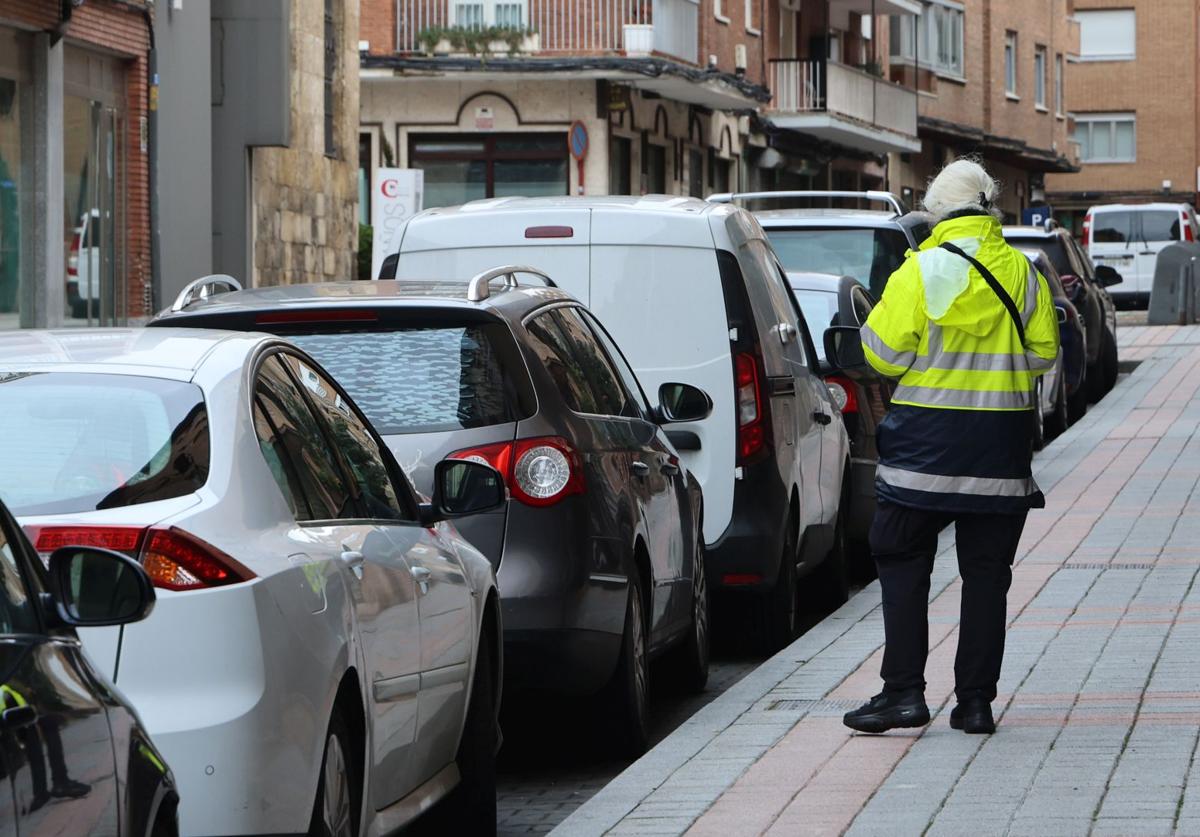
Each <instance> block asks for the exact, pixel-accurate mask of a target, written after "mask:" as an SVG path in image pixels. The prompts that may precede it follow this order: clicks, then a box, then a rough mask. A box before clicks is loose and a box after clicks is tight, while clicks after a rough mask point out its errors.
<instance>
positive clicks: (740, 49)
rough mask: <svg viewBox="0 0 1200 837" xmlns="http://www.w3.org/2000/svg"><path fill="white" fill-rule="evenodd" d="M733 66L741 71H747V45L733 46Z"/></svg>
mask: <svg viewBox="0 0 1200 837" xmlns="http://www.w3.org/2000/svg"><path fill="white" fill-rule="evenodd" d="M733 66H734V69H736V70H737V71H738V72H739V73H744V72H746V45H745V44H735V45H734V47H733Z"/></svg>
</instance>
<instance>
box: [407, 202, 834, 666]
mask: <svg viewBox="0 0 1200 837" xmlns="http://www.w3.org/2000/svg"><path fill="white" fill-rule="evenodd" d="M497 264H524V265H529V266H532V267H535V268H537V269H539V270H541V271H544V272H545V273H547V274H549V275H550V276H551V277H553V279H554V281H555V283H556V284H557V285H558V286H559V287H561V288H563V289H564V290H566V291H568V292H569V293H571V294H573V295H574V296H576V297H578V298H579V299H580V300H582V301H583V303H584V304H585V305H587V306H588V307H589V308H591V310H592V311H593V312H594V313H595V314H596V316H597V317H598V318H599V319H600V320H601V322H603V323H604V326H605V327H606V328H607V329H608V330H609V331H610V332H611V333H612V336H613V338H614V339H615V340H616V342H617V343H618V344H619V346H620V347H621V350H622V352H623V353H624V354H625V355H626V357H627V359H628V360H629V362H630V365H631V366H633V368H634V370H635V371H636V373H637V376H638V378H639V380H640V382H641V385H642V387H643V389H644V390H646V391H647V392H657V391H658V387H659V385H660V384H662V383H664V382H667V381H680V382H683V383H688V384H693V385H695V386H697V387H699V388H701V389H703V390H704V391H705V392H707V393H709V395H710V396H711V397H712V399H713V402H714V404H715V409H714V410H713V412H712V415H711V416H710V417H709V418H708V419H706V420H704V421H701V422H696V423H693V424H681V425H672V429H671V431H670V432H669V433H668V434H667V435H668V436H669V437H670V438H671V440H672V442H673V443H674V445H675V447H676V449H677V450H678V452H679V454H680V456H681V458H682V460H683V462H684V464H685V465H686V466H687V467H688V468H689V469H690V470H691V471H692V472H693V473H694V474H695V475H696V477H697V479H699V481H700V484H701V485H702V486H703V488H704V537H705V541H706V543H707V555H706V563H707V573H706V574H707V577H708V579H709V583H710V584H711V585H713V586H710V588H709V589H710V590H719V589H721V590H730V589H733V588H737V589H739V590H742V591H753V592H757V593H759V594H761V595H762V596H763V597H764V599H765V601H766V603H767V606H766V607H763V606H761V605H760V606H756V607H755V612H756V613H761V614H763V624H762V628H763V630H762V636H763V638H764V640H765V641H766V642H767V643H768V644H772V645H775V646H779V645H782V644H783V643H784V642H786V641H789V640H790V639H791V638H792V637H793V636H794V635H795V633H796V630H797V611H798V603H799V601H800V597H799V591H800V588H801V586H802V585H801V584H799V583H798V582H797V579H800V578H802V577H804V576H807V575H809V574H810V573H811V572H813V571H814V570H818V569H819V570H822V572H821V575H819V576H816V578H815V580H817V581H820V582H828V590H829V595H830V596H831V597H833V598H835V599H838V598H840V600H842V601H844V600H845V596H846V594H847V589H848V583H847V579H846V575H847V567H846V565H845V554H844V552H845V550H844V549H843V548H842V547H843V543H844V540H845V535H846V533H845V531H844V527H842V526H841V525H840V524H841V516H840V515H839V510H840V507H841V499H842V493H843V490H844V488H845V487H846V485H847V483H846V481H845V476H846V474H847V473H848V470H849V467H850V460H849V447H848V442H847V439H846V432H845V428H844V426H843V424H842V422H841V421H839V420H836V418H837V416H838V410H837V407H836V406H835V404H834V402H833V399H832V396H831V395H830V394H829V390H828V389H827V388H826V386H825V384H824V383H823V381H822V379H821V378H820V377H819V375H818V372H817V355H816V352H815V350H814V346H813V337H814V336H815V337H816V339H818V340H819V339H821V335H813V336H810V335H809V333H808V329H807V327H806V325H805V323H804V319H803V317H802V315H801V314H800V312H799V308H798V307H797V306H796V305H795V303H794V301H793V298H792V295H791V291H790V290H789V288H788V286H787V282H786V279H785V274H784V272H783V270H782V269H781V268H780V266H779V263H778V260H777V259H776V258H775V253H774V251H773V250H772V249H771V246H770V244H768V243H767V240H766V236H765V234H764V233H763V231H762V228H761V227H760V226H759V224H758V222H757V221H756V220H755V219H754V217H753V216H752V215H751V214H750V213H749V212H746V211H745V210H743V209H740V208H738V207H734V206H728V205H717V204H710V203H705V202H704V201H701V200H697V199H693V198H672V197H666V196H648V197H598V198H569V197H562V198H499V199H493V200H483V201H476V202H473V203H469V204H466V205H464V206H461V207H452V208H445V209H431V210H426V211H425V212H422V213H420V214H418V215H416V216H414V217H413V218H412V219H411V220H410V221H409V222H408V224H407V225H406V226H405V228H404V230H403V233H402V238H401V243H400V249H399V258H398V260H397V262H396V273H395V278H396V279H400V280H405V279H425V280H428V279H453V280H460V281H465V280H467V279H469V278H471V277H472V276H473V275H475V274H477V273H480V272H482V271H484V270H487V269H489V268H491V267H494V266H495V265H497ZM529 292H530V293H533V292H536V291H533V290H531V291H529ZM827 557H831V558H832V560H829V561H826V558H827ZM781 559H782V560H781ZM803 586H807V585H803ZM822 595H824V593H823V594H822Z"/></svg>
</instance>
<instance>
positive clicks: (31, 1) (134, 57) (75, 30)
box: [0, 0, 153, 320]
mask: <svg viewBox="0 0 1200 837" xmlns="http://www.w3.org/2000/svg"><path fill="white" fill-rule="evenodd" d="M152 8H153V6H152V5H150V4H146V3H142V2H139V0H132V2H121V3H115V2H111V0H88V2H85V3H84V4H83V5H81V6H79V7H77V8H75V9H74V11H73V13H72V15H71V19H70V20H69V21H67V22H66V23H65V24H64V25H62V27H61V30H60V31H61V33H62V34H63V36H64V37H65V38H66V40H67V42H68V43H69V44H70V45H71V46H73V47H79V48H82V49H93V48H94V49H95V50H97V51H101V52H105V53H108V54H115V55H116V56H118V57H119V58H120V59H121V62H122V65H123V68H124V73H125V96H124V112H123V114H122V118H123V119H124V130H125V136H124V137H123V144H124V148H125V156H124V160H123V163H124V172H123V174H124V182H123V184H121V183H119V184H118V203H117V209H118V210H120V211H122V212H123V215H124V218H123V222H122V221H121V220H120V219H121V214H122V212H119V213H118V235H120V236H122V238H123V241H124V253H125V261H124V290H125V299H124V300H123V301H121V302H123V306H122V307H123V310H118V311H117V317H118V319H119V320H123V319H127V318H129V319H136V318H139V317H143V316H145V315H146V314H147V313H149V312H148V302H149V295H150V285H151V264H150V162H149V156H148V155H147V154H146V153H144V152H143V151H142V125H143V120H145V118H146V117H147V100H148V91H147V85H146V68H147V53H148V51H149V49H150V33H149V30H148V28H147V20H146V17H145V16H144V14H143V9H145V10H151V9H152ZM59 13H60V4H59V3H57V2H53V0H0V26H10V27H13V28H17V29H24V30H31V31H52V30H55V29H58V28H59V25H60V20H59ZM152 17H153V16H152V14H151V19H152Z"/></svg>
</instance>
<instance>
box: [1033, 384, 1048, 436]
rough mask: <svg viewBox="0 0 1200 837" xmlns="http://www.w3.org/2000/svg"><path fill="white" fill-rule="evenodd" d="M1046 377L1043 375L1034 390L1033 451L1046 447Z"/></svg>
mask: <svg viewBox="0 0 1200 837" xmlns="http://www.w3.org/2000/svg"><path fill="white" fill-rule="evenodd" d="M1045 381H1046V376H1045V375H1041V376H1039V377H1038V379H1037V383H1036V384H1035V385H1034V388H1033V398H1034V410H1033V449H1034V450H1041V449H1042V448H1044V447H1046V411H1045V409H1044V408H1043V406H1042V405H1043V404H1044V403H1045V402H1044V401H1043V393H1044V392H1045V390H1046V383H1045Z"/></svg>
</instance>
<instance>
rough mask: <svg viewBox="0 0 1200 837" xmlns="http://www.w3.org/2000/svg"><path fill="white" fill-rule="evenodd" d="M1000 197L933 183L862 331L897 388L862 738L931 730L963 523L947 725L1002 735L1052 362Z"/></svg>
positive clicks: (880, 478) (1054, 352)
mask: <svg viewBox="0 0 1200 837" xmlns="http://www.w3.org/2000/svg"><path fill="white" fill-rule="evenodd" d="M997 191H998V189H997V185H996V183H995V181H994V180H992V178H991V177H990V176H989V175H988V173H987V172H986V171H985V170H984V169H983V167H982V166H980V165H979V164H978V163H975V162H973V161H971V160H956V161H954V162H953V163H950V164H949V165H948V166H946V167H945V168H944V169H943V170H942V171H941V172H940V173H939V174H938V176H937V177H936V178H934V180H933V182H932V183H930V185H929V189H928V191H927V193H926V197H925V208H926V209H927V210H929V211H930V212H931V213H933V215H934V216H935V219H936V220H937V224H936V226H935V227H934V228H933V234H932V236H931V237H930V238H929V240H927V241H926V242H924V243H923V244H922V245H921V247H920V250H919V251H918V252H911V251H910V252H909V253H908V254H907V255H906V257H905V260H904V263H903V264H902V265H901V266H900V267H899V268H898V269H897V270H896V272H895V273H893V274H892V276H891V278H890V279H889V280H888V283H887V287H886V288H885V290H884V292H883V296H882V298H881V299H880V301H879V304H878V305H877V306H876V307H875V309H874V310H873V311H872V312H871V315H870V317H868V318H867V322H866V324H865V325H863V327H862V342H863V348H864V354H865V355H866V358H867V361H868V362H869V363H870V364H871V366H873V367H874V368H875V369H877V370H878V371H879V372H880V373H882V374H884V375H888V376H890V377H894V378H899V379H900V382H899V386H898V387H897V389H896V392H895V395H894V396H893V398H892V406H891V409H890V410H889V412H888V415H887V417H886V418H885V420H884V421H883V422H882V424H881V425H880V427H879V431H878V433H879V435H878V439H877V442H878V448H879V466H878V468H877V471H876V492H877V495H878V506H877V510H876V512H875V519H874V522H873V524H872V527H871V533H870V542H871V550H872V552H873V553H874V556H875V563H876V566H877V567H878V570H879V582H880V586H881V588H882V592H883V617H884V632H885V640H886V645H885V648H884V656H883V667H882V672H881V673H882V676H883V681H884V690H883V692H882V693H881V694H879V695H877V696H876V697H874V698H872V699H871V700H870V701H869V702H867V703H866V704H864V705H863V706H862V707H860V708H859V709H856V710H854V711H852V712H848V713H847V714H846V716H845V719H844V720H845V723H846V725H847V726H849V727H851V728H853V729H856V730H860V731H863V732H884V731H886V730H888V729H892V728H895V727H916V726H922V725H924V724H927V723H928V722H929V708H928V706H927V705H926V703H925V677H924V674H925V659H926V656H927V655H928V650H929V625H928V617H927V603H928V596H929V576H930V572H931V571H932V569H933V558H934V553H935V552H936V550H937V540H938V533H939V532H941V530H943V529H945V528H946V527H947V526H949V525H950V524H951V523H954V524H955V536H956V542H957V549H958V566H959V572H960V574H961V576H962V616H961V621H960V625H959V642H958V655H957V657H956V659H955V663H954V677H955V694H956V696H957V698H958V705H957V706H956V707H955V708H954V710H953V711H952V712H951V715H950V725H951V726H952V727H954V728H955V729H962V730H965V731H966V732H970V733H990V732H993V731H994V730H995V721H994V720H993V717H992V711H991V702H992V701H993V700H994V699H995V697H996V683H997V680H998V679H999V677H1000V664H1001V660H1002V658H1003V656H1004V630H1005V620H1006V598H1007V594H1008V588H1009V585H1010V583H1011V582H1012V563H1013V560H1014V558H1015V556H1016V552H1017V543H1018V541H1019V540H1020V537H1021V531H1022V529H1023V528H1024V526H1025V517H1026V514H1027V513H1028V511H1029V509H1032V508H1041V507H1042V506H1044V505H1045V500H1044V498H1043V497H1042V493H1041V491H1039V490H1038V487H1037V484H1036V483H1035V482H1034V480H1033V475H1032V471H1031V460H1032V457H1033V445H1032V442H1033V436H1032V433H1033V422H1034V421H1035V420H1036V416H1037V412H1036V406H1037V405H1036V404H1035V403H1034V398H1035V385H1036V378H1037V376H1038V375H1041V374H1042V373H1044V372H1045V371H1046V370H1048V369H1050V368H1051V367H1052V366H1053V365H1054V363H1055V360H1056V358H1057V356H1058V351H1059V343H1058V319H1057V315H1056V312H1055V310H1054V303H1053V300H1052V298H1051V296H1050V290H1049V287H1048V286H1047V284H1046V280H1045V279H1044V278H1043V277H1042V276H1041V275H1040V274H1039V273H1038V272H1037V270H1036V269H1035V268H1034V267H1033V265H1032V264H1031V263H1030V261H1029V260H1028V259H1027V258H1025V256H1023V255H1022V254H1021V253H1020V252H1018V251H1017V250H1015V249H1013V248H1012V247H1010V246H1009V245H1008V244H1006V243H1005V241H1004V237H1003V236H1002V235H1001V229H1000V223H999V221H998V220H997V219H996V216H995V214H994V211H993V208H992V202H993V200H994V199H995V196H996V193H997Z"/></svg>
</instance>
